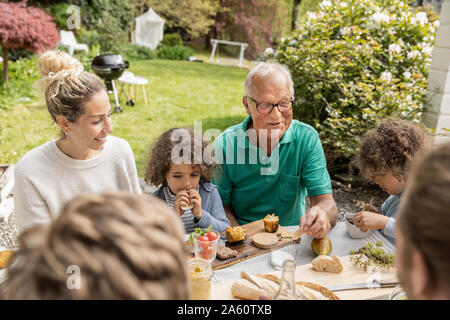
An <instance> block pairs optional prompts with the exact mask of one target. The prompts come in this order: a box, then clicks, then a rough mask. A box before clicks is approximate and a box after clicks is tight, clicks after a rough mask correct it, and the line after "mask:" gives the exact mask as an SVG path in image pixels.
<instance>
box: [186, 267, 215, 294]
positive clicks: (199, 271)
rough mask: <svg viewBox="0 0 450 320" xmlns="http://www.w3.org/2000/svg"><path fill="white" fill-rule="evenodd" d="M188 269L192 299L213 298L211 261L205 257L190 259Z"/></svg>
mask: <svg viewBox="0 0 450 320" xmlns="http://www.w3.org/2000/svg"><path fill="white" fill-rule="evenodd" d="M188 269H189V278H190V285H191V300H209V299H210V298H211V276H212V269H211V263H210V262H209V261H208V260H205V259H199V258H195V259H190V260H189V261H188Z"/></svg>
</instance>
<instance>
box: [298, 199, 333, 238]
mask: <svg viewBox="0 0 450 320" xmlns="http://www.w3.org/2000/svg"><path fill="white" fill-rule="evenodd" d="M310 200H311V208H310V209H309V210H308V211H306V213H305V214H304V215H303V216H302V217H301V219H300V228H301V229H302V230H303V232H305V233H306V234H307V235H309V236H311V237H313V238H318V239H320V238H323V237H325V236H326V235H327V234H328V232H329V231H330V229H331V228H332V227H334V225H335V224H336V220H337V207H336V202H335V201H334V199H333V195H332V194H321V195H318V196H314V197H311V198H310Z"/></svg>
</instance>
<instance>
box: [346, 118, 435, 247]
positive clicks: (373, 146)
mask: <svg viewBox="0 0 450 320" xmlns="http://www.w3.org/2000/svg"><path fill="white" fill-rule="evenodd" d="M428 147H429V137H428V135H427V133H426V131H425V130H424V129H423V128H422V127H421V126H420V125H419V124H415V123H413V122H410V121H406V120H401V119H385V120H383V121H381V123H380V125H379V126H378V127H376V128H375V129H372V130H369V131H368V132H366V134H365V135H364V136H363V139H362V141H361V147H360V149H359V151H358V154H357V156H356V163H357V164H358V166H359V168H360V170H361V173H362V175H363V176H364V177H365V178H366V179H368V180H369V181H373V182H375V183H376V184H378V185H379V186H380V188H382V189H383V190H384V191H386V192H387V193H389V194H390V196H389V197H388V198H387V199H386V201H385V202H384V203H383V204H382V206H381V214H380V212H378V211H377V210H376V209H375V208H374V207H373V206H371V205H367V206H366V207H365V208H364V210H363V211H361V212H359V213H357V214H355V216H354V218H353V223H354V224H355V225H356V226H357V227H358V228H360V230H361V231H362V232H366V231H367V230H381V233H382V234H383V235H384V236H386V238H387V239H388V240H389V241H391V242H392V243H395V232H394V230H395V216H396V214H397V209H398V207H399V204H400V198H401V196H402V194H403V191H404V190H405V187H406V185H407V178H408V171H409V169H410V167H411V164H412V162H413V161H414V159H416V158H417V157H418V156H419V155H421V154H422V153H423V152H424V151H425V150H426V149H428Z"/></svg>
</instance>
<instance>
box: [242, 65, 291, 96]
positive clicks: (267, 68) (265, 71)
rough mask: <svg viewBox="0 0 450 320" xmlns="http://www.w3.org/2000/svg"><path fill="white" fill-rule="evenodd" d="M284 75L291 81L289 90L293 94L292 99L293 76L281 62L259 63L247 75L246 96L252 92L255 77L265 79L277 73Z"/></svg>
mask: <svg viewBox="0 0 450 320" xmlns="http://www.w3.org/2000/svg"><path fill="white" fill-rule="evenodd" d="M278 72H280V73H282V74H284V75H285V76H286V77H287V79H288V81H289V89H290V92H291V97H292V98H293V97H294V82H293V81H292V76H291V72H290V71H289V69H288V68H287V67H286V66H285V65H282V64H281V63H279V62H276V61H270V62H261V63H259V64H258V65H257V66H256V67H254V68H253V69H252V70H250V72H249V73H248V74H247V78H246V79H245V89H244V90H245V95H248V94H249V92H250V88H251V87H252V85H253V83H252V82H253V78H254V77H255V75H258V76H260V77H265V76H267V75H270V74H275V73H278Z"/></svg>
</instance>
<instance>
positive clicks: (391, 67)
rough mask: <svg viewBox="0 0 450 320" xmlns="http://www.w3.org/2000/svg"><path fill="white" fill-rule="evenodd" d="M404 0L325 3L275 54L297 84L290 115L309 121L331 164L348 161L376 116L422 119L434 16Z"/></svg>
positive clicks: (375, 123)
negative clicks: (292, 110)
mask: <svg viewBox="0 0 450 320" xmlns="http://www.w3.org/2000/svg"><path fill="white" fill-rule="evenodd" d="M410 3H411V1H408V0H406V1H405V0H403V1H399V0H346V1H339V0H336V1H328V0H325V1H322V2H321V3H320V8H321V10H320V11H319V12H314V13H312V12H308V16H307V18H306V19H305V21H304V22H303V23H302V24H300V25H299V26H298V28H297V30H295V31H294V32H293V34H292V35H291V36H290V37H289V38H286V39H282V40H281V43H280V45H279V49H278V52H277V53H276V58H277V60H278V61H280V62H281V63H283V64H286V65H287V66H288V67H289V68H290V70H291V72H292V76H293V79H294V85H295V95H296V96H295V104H294V116H295V118H297V119H299V120H301V121H304V122H307V123H309V124H311V125H313V126H314V127H315V128H316V129H317V130H318V131H319V134H320V136H321V140H322V144H323V146H324V149H325V151H326V154H327V158H328V161H329V162H333V161H334V160H335V159H338V158H344V159H351V158H352V157H353V155H354V154H355V151H356V148H357V145H358V142H359V137H360V136H361V134H362V133H363V132H365V131H366V130H367V129H369V128H372V127H374V126H376V125H377V123H378V122H379V120H380V119H381V118H385V117H388V116H397V117H401V118H403V119H409V120H413V121H419V120H420V118H421V115H422V112H423V110H424V108H425V106H426V96H425V93H426V87H427V76H428V69H429V66H430V63H431V53H432V48H433V45H434V39H435V33H436V28H437V27H438V25H439V21H438V20H437V15H436V14H435V13H432V12H431V11H429V10H428V12H423V11H418V10H416V9H413V8H411V7H410V6H409V4H410Z"/></svg>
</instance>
